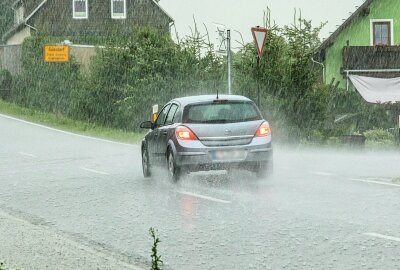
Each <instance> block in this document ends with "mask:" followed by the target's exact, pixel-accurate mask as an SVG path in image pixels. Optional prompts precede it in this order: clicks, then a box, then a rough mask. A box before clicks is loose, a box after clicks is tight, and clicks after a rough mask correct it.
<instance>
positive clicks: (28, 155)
mask: <svg viewBox="0 0 400 270" xmlns="http://www.w3.org/2000/svg"><path fill="white" fill-rule="evenodd" d="M18 154H19V155H21V156H25V157H31V158H37V156H35V155H34V154H30V153H25V152H18Z"/></svg>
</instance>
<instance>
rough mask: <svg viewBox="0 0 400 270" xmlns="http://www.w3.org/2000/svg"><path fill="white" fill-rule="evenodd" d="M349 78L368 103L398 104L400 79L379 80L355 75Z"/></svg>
mask: <svg viewBox="0 0 400 270" xmlns="http://www.w3.org/2000/svg"><path fill="white" fill-rule="evenodd" d="M349 78H350V80H351V82H352V83H353V85H354V87H355V88H356V89H357V91H358V92H359V93H360V94H361V96H362V97H363V98H364V99H365V100H366V101H367V102H369V103H396V102H400V78H393V79H381V78H372V77H364V76H356V75H350V76H349Z"/></svg>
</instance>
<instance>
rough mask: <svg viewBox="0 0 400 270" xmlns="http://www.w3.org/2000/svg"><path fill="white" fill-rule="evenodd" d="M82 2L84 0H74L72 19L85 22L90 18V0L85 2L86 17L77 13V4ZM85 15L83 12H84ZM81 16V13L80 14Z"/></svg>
mask: <svg viewBox="0 0 400 270" xmlns="http://www.w3.org/2000/svg"><path fill="white" fill-rule="evenodd" d="M78 1H82V0H72V17H73V18H74V19H76V20H85V19H88V18H89V0H83V1H84V2H85V4H86V5H85V6H86V10H85V16H80V15H78V14H77V13H76V12H75V2H78ZM82 13H83V12H82ZM79 14H80V12H79Z"/></svg>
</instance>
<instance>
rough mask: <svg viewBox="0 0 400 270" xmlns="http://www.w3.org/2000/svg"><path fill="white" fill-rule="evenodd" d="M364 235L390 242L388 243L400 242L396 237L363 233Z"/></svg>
mask: <svg viewBox="0 0 400 270" xmlns="http://www.w3.org/2000/svg"><path fill="white" fill-rule="evenodd" d="M364 235H367V236H371V237H376V238H381V239H386V240H390V241H396V242H400V238H398V237H393V236H389V235H384V234H380V233H364Z"/></svg>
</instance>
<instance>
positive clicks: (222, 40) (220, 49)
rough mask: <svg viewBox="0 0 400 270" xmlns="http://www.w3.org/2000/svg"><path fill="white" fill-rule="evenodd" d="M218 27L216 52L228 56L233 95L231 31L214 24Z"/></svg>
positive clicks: (229, 82)
mask: <svg viewBox="0 0 400 270" xmlns="http://www.w3.org/2000/svg"><path fill="white" fill-rule="evenodd" d="M214 25H215V27H216V31H215V33H216V44H215V46H214V47H215V52H216V54H218V55H221V56H225V55H226V56H227V62H228V93H229V95H231V94H232V75H231V73H232V72H231V70H232V63H231V62H232V60H231V59H232V52H231V30H229V29H228V30H227V29H226V27H225V25H223V24H217V23H214Z"/></svg>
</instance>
